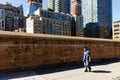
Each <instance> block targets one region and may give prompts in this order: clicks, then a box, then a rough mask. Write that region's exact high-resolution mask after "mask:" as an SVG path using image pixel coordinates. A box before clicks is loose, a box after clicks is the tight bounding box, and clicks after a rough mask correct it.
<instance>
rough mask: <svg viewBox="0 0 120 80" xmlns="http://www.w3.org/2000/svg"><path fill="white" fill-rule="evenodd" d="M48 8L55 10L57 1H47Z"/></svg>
mask: <svg viewBox="0 0 120 80" xmlns="http://www.w3.org/2000/svg"><path fill="white" fill-rule="evenodd" d="M47 8H48V9H51V10H55V0H47Z"/></svg>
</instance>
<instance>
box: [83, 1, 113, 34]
mask: <svg viewBox="0 0 120 80" xmlns="http://www.w3.org/2000/svg"><path fill="white" fill-rule="evenodd" d="M83 17H84V27H86V25H87V24H88V23H97V24H98V25H99V26H104V27H105V28H106V29H108V35H109V36H111V29H112V0H83Z"/></svg>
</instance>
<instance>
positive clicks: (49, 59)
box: [0, 32, 120, 73]
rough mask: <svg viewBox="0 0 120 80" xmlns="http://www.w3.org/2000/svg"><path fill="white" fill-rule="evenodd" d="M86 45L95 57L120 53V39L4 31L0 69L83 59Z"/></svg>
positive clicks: (119, 55) (1, 35)
mask: <svg viewBox="0 0 120 80" xmlns="http://www.w3.org/2000/svg"><path fill="white" fill-rule="evenodd" d="M85 46H87V47H88V48H89V49H90V51H91V57H92V59H107V58H119V57H120V41H112V40H107V39H95V38H82V37H68V36H53V35H43V34H26V33H14V32H0V73H1V72H4V71H9V70H24V69H33V68H39V67H45V66H47V67H49V66H52V67H55V66H57V65H60V64H66V63H74V62H80V61H82V55H83V47H85Z"/></svg>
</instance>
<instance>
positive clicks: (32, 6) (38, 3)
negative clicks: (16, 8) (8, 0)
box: [28, 0, 42, 14]
mask: <svg viewBox="0 0 120 80" xmlns="http://www.w3.org/2000/svg"><path fill="white" fill-rule="evenodd" d="M28 6H29V12H28V14H33V13H34V12H35V11H36V10H37V9H38V8H42V0H28Z"/></svg>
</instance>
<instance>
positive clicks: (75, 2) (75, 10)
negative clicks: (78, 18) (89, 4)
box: [71, 0, 81, 16]
mask: <svg viewBox="0 0 120 80" xmlns="http://www.w3.org/2000/svg"><path fill="white" fill-rule="evenodd" d="M71 14H72V15H73V16H74V15H81V0H72V8H71Z"/></svg>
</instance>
